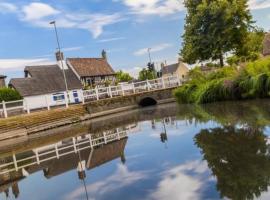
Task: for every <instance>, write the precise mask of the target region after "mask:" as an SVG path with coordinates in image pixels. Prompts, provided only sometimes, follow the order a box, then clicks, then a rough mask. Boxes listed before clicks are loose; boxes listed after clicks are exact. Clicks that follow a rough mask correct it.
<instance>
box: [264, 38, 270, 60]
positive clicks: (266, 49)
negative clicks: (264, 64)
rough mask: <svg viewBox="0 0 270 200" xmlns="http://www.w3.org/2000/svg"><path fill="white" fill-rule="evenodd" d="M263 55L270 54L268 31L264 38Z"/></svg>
mask: <svg viewBox="0 0 270 200" xmlns="http://www.w3.org/2000/svg"><path fill="white" fill-rule="evenodd" d="M263 55H264V56H268V55H270V33H267V34H266V35H265V38H264V40H263Z"/></svg>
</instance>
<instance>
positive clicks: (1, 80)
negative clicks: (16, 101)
mask: <svg viewBox="0 0 270 200" xmlns="http://www.w3.org/2000/svg"><path fill="white" fill-rule="evenodd" d="M6 78H7V77H6V76H4V75H0V88H2V87H6V81H5V79H6Z"/></svg>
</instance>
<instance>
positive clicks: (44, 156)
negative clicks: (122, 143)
mask: <svg viewBox="0 0 270 200" xmlns="http://www.w3.org/2000/svg"><path fill="white" fill-rule="evenodd" d="M126 137H127V131H126V130H123V131H120V130H119V129H117V130H116V131H115V132H113V133H111V132H108V133H107V132H103V135H102V136H101V137H97V138H94V137H93V136H92V135H91V134H88V135H86V136H85V137H84V138H82V137H77V138H75V137H73V138H71V141H70V142H69V143H67V144H66V143H63V144H62V143H55V144H53V145H49V146H47V147H41V148H37V149H33V150H32V152H33V153H31V155H29V154H28V155H27V154H25V153H23V154H22V155H21V156H20V155H16V154H13V156H12V159H11V160H12V161H9V162H7V163H3V164H0V175H2V174H6V173H10V172H14V171H18V170H20V169H25V168H26V167H29V166H33V165H36V164H38V165H39V164H41V163H43V162H45V161H48V160H52V159H59V158H61V157H63V156H66V155H69V154H72V153H78V152H79V151H82V150H84V149H90V148H91V149H93V148H94V147H97V146H101V145H104V144H107V143H110V142H114V141H117V140H121V139H123V138H126Z"/></svg>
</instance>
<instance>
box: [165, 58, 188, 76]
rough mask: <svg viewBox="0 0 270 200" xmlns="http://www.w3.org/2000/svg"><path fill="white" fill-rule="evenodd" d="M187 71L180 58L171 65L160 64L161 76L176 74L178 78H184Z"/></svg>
mask: <svg viewBox="0 0 270 200" xmlns="http://www.w3.org/2000/svg"><path fill="white" fill-rule="evenodd" d="M188 72H189V69H188V67H187V66H186V65H185V64H184V63H183V61H182V60H181V59H179V60H178V63H175V64H172V65H165V64H162V66H161V73H162V77H168V76H178V77H179V78H182V79H186V78H187V77H188Z"/></svg>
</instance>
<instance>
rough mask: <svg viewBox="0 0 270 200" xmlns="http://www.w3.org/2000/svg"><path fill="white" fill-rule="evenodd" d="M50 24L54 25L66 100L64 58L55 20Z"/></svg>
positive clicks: (66, 85) (66, 86)
mask: <svg viewBox="0 0 270 200" xmlns="http://www.w3.org/2000/svg"><path fill="white" fill-rule="evenodd" d="M50 24H51V25H53V26H54V30H55V36H56V42H57V45H58V50H59V54H60V59H61V60H60V62H61V67H62V72H63V76H64V81H65V88H66V93H67V98H68V101H69V94H68V84H67V78H66V72H65V69H64V63H63V59H64V58H63V54H62V52H61V48H60V43H59V38H58V32H57V28H56V22H55V21H52V22H50Z"/></svg>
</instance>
